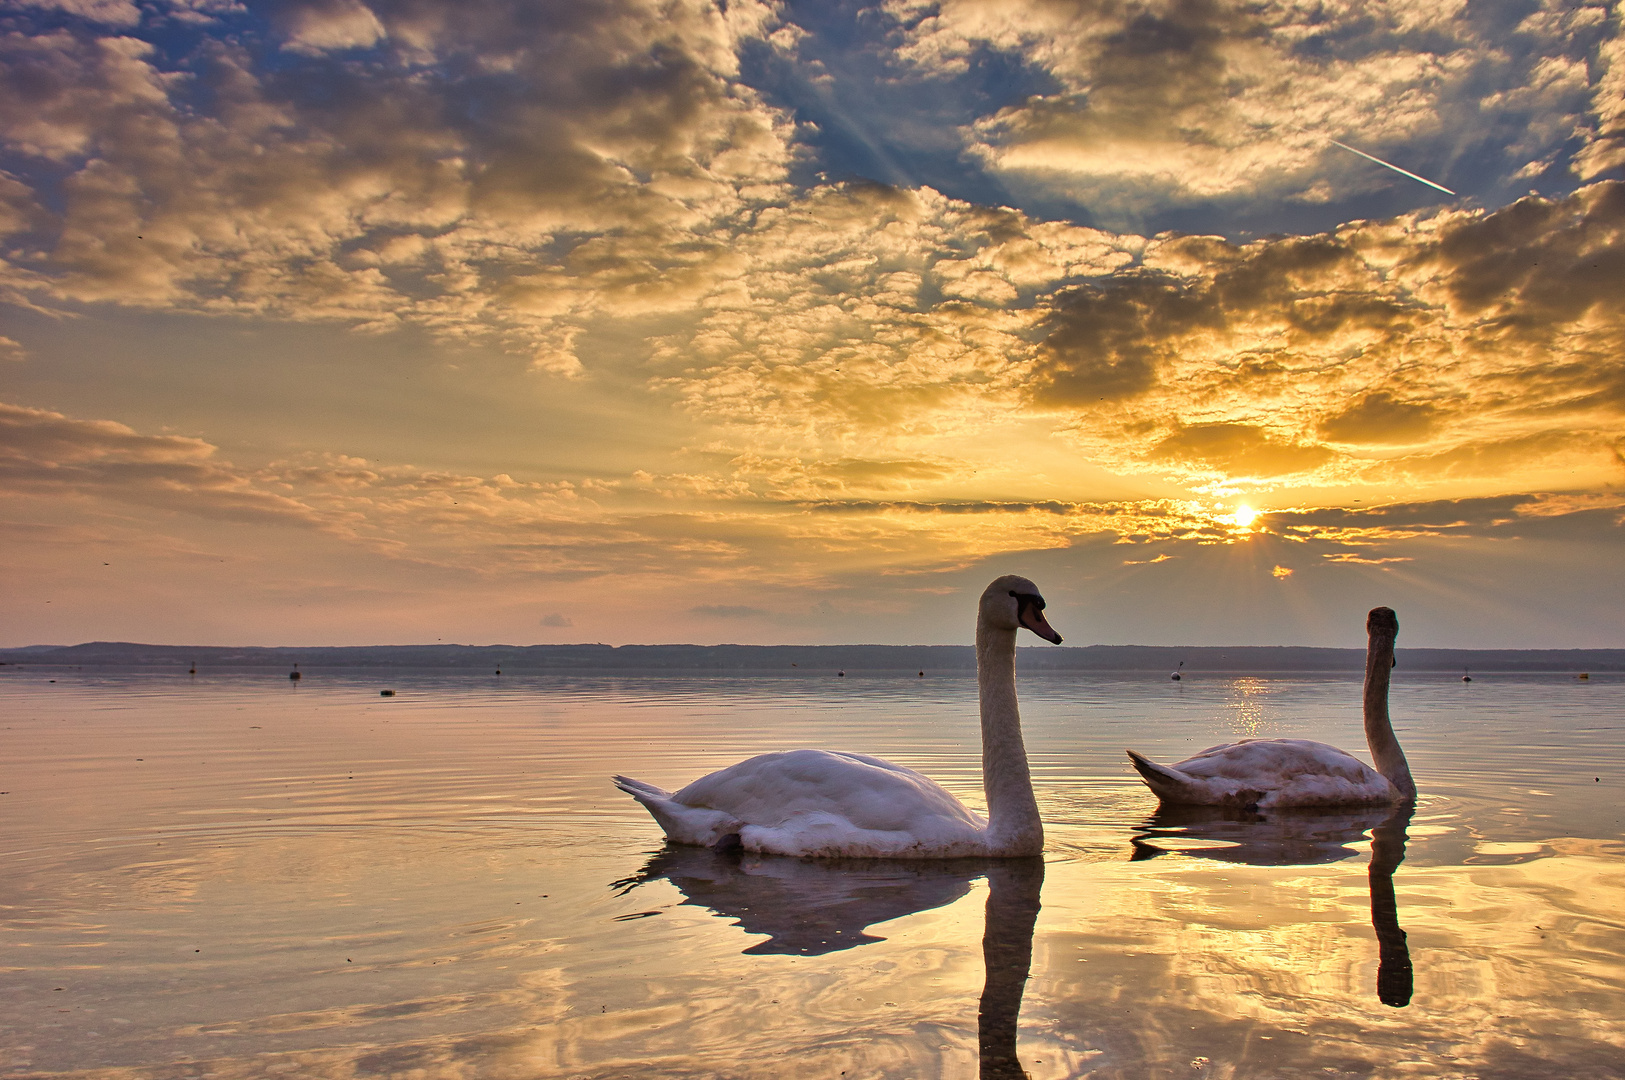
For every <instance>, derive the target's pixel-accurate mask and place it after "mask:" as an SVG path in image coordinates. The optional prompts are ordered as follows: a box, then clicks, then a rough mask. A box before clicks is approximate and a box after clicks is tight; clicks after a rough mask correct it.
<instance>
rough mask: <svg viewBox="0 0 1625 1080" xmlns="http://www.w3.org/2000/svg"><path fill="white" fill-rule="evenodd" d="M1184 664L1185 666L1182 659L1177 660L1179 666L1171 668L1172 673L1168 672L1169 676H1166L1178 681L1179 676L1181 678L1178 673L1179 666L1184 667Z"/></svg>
mask: <svg viewBox="0 0 1625 1080" xmlns="http://www.w3.org/2000/svg"><path fill="white" fill-rule="evenodd" d="M1184 666H1185V661H1183V660H1181V661H1180V662H1179V667H1178V668H1175V669H1174V670H1173V672H1172V673H1171V674H1169V676H1168V677H1169V678H1170V679H1172V680H1174V682H1179V681H1180V679H1181V678H1182V676H1181V675H1180V674H1179V668H1182V667H1184Z"/></svg>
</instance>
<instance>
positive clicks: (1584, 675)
mask: <svg viewBox="0 0 1625 1080" xmlns="http://www.w3.org/2000/svg"><path fill="white" fill-rule="evenodd" d="M1575 678H1576V679H1589V678H1591V672H1589V671H1582V672H1580V674H1578V675H1576V676H1575Z"/></svg>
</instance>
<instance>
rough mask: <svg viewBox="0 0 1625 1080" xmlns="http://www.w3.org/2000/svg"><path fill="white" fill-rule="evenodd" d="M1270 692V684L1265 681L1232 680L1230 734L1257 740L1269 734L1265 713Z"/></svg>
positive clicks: (1229, 706)
mask: <svg viewBox="0 0 1625 1080" xmlns="http://www.w3.org/2000/svg"><path fill="white" fill-rule="evenodd" d="M1269 691H1270V687H1269V684H1268V683H1267V682H1266V681H1264V680H1263V679H1251V678H1240V679H1233V680H1231V682H1230V700H1229V702H1228V703H1227V705H1228V708H1229V712H1228V719H1229V722H1230V734H1232V735H1234V736H1235V737H1236V738H1239V739H1257V738H1262V737H1264V736H1265V735H1266V734H1268V733H1269V727H1268V725H1267V724H1266V722H1265V713H1264V702H1265V699H1266V698H1267V697H1268V695H1269Z"/></svg>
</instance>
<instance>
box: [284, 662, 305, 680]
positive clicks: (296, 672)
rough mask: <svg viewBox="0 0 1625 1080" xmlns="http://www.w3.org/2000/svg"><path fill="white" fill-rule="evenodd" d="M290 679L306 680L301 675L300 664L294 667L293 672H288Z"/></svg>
mask: <svg viewBox="0 0 1625 1080" xmlns="http://www.w3.org/2000/svg"><path fill="white" fill-rule="evenodd" d="M288 678H290V679H294V680H296V681H297V680H299V679H302V678H304V676H303V675H301V674H299V665H298V664H295V665H294V666H293V670H292V671H290V672H288Z"/></svg>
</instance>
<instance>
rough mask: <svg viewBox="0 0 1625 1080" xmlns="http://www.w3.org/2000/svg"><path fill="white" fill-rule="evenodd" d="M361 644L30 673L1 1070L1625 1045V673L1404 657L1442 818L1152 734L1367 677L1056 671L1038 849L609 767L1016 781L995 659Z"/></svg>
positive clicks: (1038, 752) (1218, 731)
mask: <svg viewBox="0 0 1625 1080" xmlns="http://www.w3.org/2000/svg"><path fill="white" fill-rule="evenodd" d="M318 680H319V676H317V677H314V678H312V680H311V681H310V682H307V683H306V684H305V685H304V686H302V687H301V688H300V689H299V690H298V692H297V694H289V693H286V692H285V688H282V689H279V691H278V692H276V693H274V694H273V693H271V692H269V691H264V690H261V689H256V688H254V687H252V686H248V685H244V684H242V683H233V682H229V681H227V682H223V683H220V684H217V685H215V686H213V687H212V688H207V687H206V688H204V689H205V692H204V693H201V694H200V693H196V692H194V691H186V692H181V691H173V690H166V691H164V692H161V693H160V692H157V691H155V690H153V689H152V688H150V687H145V684H138V685H136V686H134V687H133V688H132V687H130V686H119V685H115V686H109V687H105V688H98V687H97V686H94V685H86V686H80V687H77V688H74V687H66V688H60V689H59V688H57V687H53V688H52V689H51V690H50V691H49V693H46V692H43V691H41V692H37V693H36V692H35V691H33V690H29V689H28V688H26V687H20V686H18V685H17V684H10V685H6V686H3V687H0V690H4V691H5V692H6V693H7V694H8V695H9V696H8V698H7V705H8V708H7V717H8V719H7V720H6V722H5V725H4V730H3V731H0V737H3V739H4V740H5V741H4V743H3V744H0V751H3V752H0V790H5V791H8V792H10V794H8V795H6V796H4V797H3V798H4V799H6V800H13V801H9V802H0V811H3V813H4V816H0V858H4V860H5V865H6V873H5V874H0V1080H3V1078H7V1077H44V1076H52V1077H62V1076H79V1077H100V1078H105V1080H135V1078H153V1080H156V1078H170V1077H176V1078H178V1077H194V1076H195V1077H204V1076H213V1077H220V1078H228V1080H235V1078H249V1077H266V1076H290V1077H299V1076H308V1077H324V1078H326V1077H339V1078H348V1077H377V1076H402V1077H414V1078H422V1080H439V1078H453V1077H456V1078H461V1077H469V1078H473V1077H479V1078H488V1077H489V1078H499V1080H502V1078H508V1077H513V1078H520V1077H524V1078H527V1080H528V1078H537V1077H559V1078H565V1077H577V1076H579V1077H590V1078H593V1080H607V1078H610V1077H624V1076H658V1077H693V1078H701V1077H769V1076H771V1077H775V1078H781V1077H786V1076H819V1077H824V1076H828V1077H839V1076H841V1075H842V1074H843V1073H844V1074H845V1075H846V1076H848V1077H853V1078H857V1077H885V1078H899V1080H901V1078H906V1077H922V1078H924V1077H952V1078H971V1077H981V1078H983V1080H992V1078H995V1077H997V1078H999V1080H1005V1078H1015V1077H1018V1076H1021V1075H1022V1074H1023V1073H1025V1074H1026V1075H1029V1076H1031V1077H1034V1078H1040V1080H1050V1078H1060V1077H1081V1076H1089V1077H1099V1078H1116V1077H1122V1078H1129V1077H1175V1076H1179V1077H1186V1076H1191V1077H1214V1076H1223V1077H1255V1076H1258V1077H1264V1076H1268V1077H1311V1076H1312V1077H1317V1078H1323V1077H1336V1076H1358V1077H1373V1076H1381V1077H1387V1076H1407V1075H1416V1076H1428V1077H1452V1078H1460V1080H1466V1078H1468V1077H1477V1078H1479V1080H1490V1078H1492V1077H1494V1078H1514V1077H1544V1076H1552V1077H1579V1078H1586V1080H1590V1078H1601V1077H1616V1078H1617V1077H1619V1076H1621V1075H1622V1072H1621V1067H1620V1064H1619V1063H1620V1062H1621V1061H1625V1045H1622V1044H1625V924H1622V921H1621V915H1620V913H1621V912H1622V911H1625V858H1622V856H1625V844H1622V843H1621V836H1622V835H1625V830H1622V827H1621V824H1620V822H1619V813H1620V812H1619V809H1618V807H1619V805H1620V802H1621V798H1620V797H1621V794H1622V792H1621V791H1620V790H1619V788H1620V781H1619V780H1618V779H1617V778H1618V777H1620V776H1622V775H1625V738H1622V737H1621V736H1620V735H1619V734H1617V732H1618V731H1619V730H1622V729H1625V709H1622V708H1621V704H1622V703H1625V694H1619V693H1618V692H1617V691H1616V693H1615V696H1614V697H1611V698H1604V697H1602V696H1601V695H1600V694H1598V693H1593V692H1592V691H1599V690H1601V691H1603V692H1607V691H1608V690H1609V687H1608V686H1607V685H1606V684H1602V685H1599V686H1593V687H1591V688H1589V690H1588V694H1589V697H1588V698H1587V700H1586V702H1585V704H1584V712H1583V713H1577V714H1574V715H1571V716H1564V715H1562V713H1561V702H1559V703H1558V705H1556V706H1554V705H1553V700H1552V698H1551V697H1550V694H1549V692H1548V691H1546V690H1544V689H1541V688H1538V687H1537V688H1536V690H1535V691H1531V692H1530V694H1529V695H1528V698H1527V705H1526V706H1523V707H1522V709H1523V711H1522V712H1518V713H1516V715H1511V714H1509V715H1506V716H1499V717H1497V716H1495V715H1493V714H1489V713H1487V712H1486V711H1485V710H1484V709H1482V708H1481V707H1480V706H1479V705H1477V704H1473V706H1472V708H1469V709H1463V710H1461V711H1457V712H1452V711H1451V709H1454V708H1456V706H1454V705H1451V704H1450V701H1453V700H1454V699H1441V700H1442V701H1443V703H1442V704H1434V705H1427V701H1428V700H1431V699H1430V698H1428V695H1436V694H1444V693H1446V692H1448V693H1452V694H1453V693H1459V692H1460V691H1459V690H1457V689H1455V688H1446V689H1444V690H1439V689H1436V688H1430V687H1423V688H1421V691H1419V695H1420V696H1418V697H1416V698H1414V699H1406V698H1405V697H1404V693H1405V691H1403V690H1401V691H1400V693H1399V694H1398V695H1397V698H1398V700H1397V701H1396V715H1401V716H1404V717H1406V718H1407V722H1408V723H1409V724H1410V727H1409V729H1408V730H1407V732H1406V737H1407V750H1408V752H1410V756H1411V760H1412V764H1413V767H1414V768H1415V769H1416V771H1417V773H1418V775H1419V776H1423V777H1425V778H1427V780H1426V784H1425V786H1427V793H1426V794H1425V796H1424V799H1423V801H1422V803H1421V805H1420V806H1419V807H1418V808H1417V810H1416V813H1415V815H1414V816H1410V817H1407V816H1405V815H1397V816H1395V815H1390V814H1388V813H1386V812H1384V811H1372V812H1369V813H1357V814H1346V815H1318V816H1298V817H1293V816H1290V815H1280V814H1275V815H1261V814H1253V815H1232V816H1225V815H1223V814H1212V813H1208V812H1200V813H1192V812H1185V813H1170V812H1166V811H1157V810H1156V809H1155V807H1154V804H1153V803H1152V802H1151V800H1150V799H1149V797H1148V796H1146V795H1145V794H1144V791H1143V789H1142V788H1141V787H1140V786H1139V785H1138V783H1137V782H1136V781H1134V779H1133V778H1132V776H1130V775H1128V772H1127V769H1126V767H1125V766H1124V764H1123V762H1122V760H1121V758H1120V754H1121V750H1120V745H1121V744H1122V742H1123V740H1122V739H1121V738H1120V735H1121V733H1122V731H1123V730H1133V731H1135V732H1144V733H1145V734H1146V735H1147V736H1148V737H1149V738H1151V739H1153V740H1157V739H1160V740H1161V741H1162V745H1164V746H1174V745H1177V744H1179V743H1181V742H1186V741H1189V742H1193V743H1200V744H1201V745H1206V744H1207V742H1211V741H1217V740H1216V739H1215V738H1214V737H1213V736H1215V735H1218V736H1219V737H1221V738H1222V737H1224V734H1225V732H1224V730H1223V729H1225V728H1227V727H1230V726H1231V725H1233V724H1234V723H1236V722H1237V721H1236V719H1235V718H1236V717H1237V716H1242V715H1244V713H1243V712H1242V711H1241V710H1239V709H1237V708H1235V707H1234V705H1235V703H1237V702H1242V703H1248V702H1250V703H1252V707H1255V708H1256V710H1257V711H1256V713H1255V719H1254V720H1250V721H1247V722H1248V723H1256V724H1258V725H1259V730H1268V731H1269V733H1270V734H1294V735H1303V736H1305V737H1320V738H1328V740H1329V741H1337V742H1340V743H1342V744H1344V745H1350V744H1351V740H1350V739H1349V738H1348V737H1347V736H1348V735H1349V733H1350V731H1351V730H1357V729H1353V728H1352V727H1351V725H1345V726H1344V727H1343V728H1334V729H1326V728H1313V727H1307V726H1299V727H1293V726H1292V725H1291V724H1290V723H1289V722H1288V716H1287V712H1288V711H1287V710H1285V709H1283V708H1282V707H1281V706H1280V704H1279V703H1280V702H1281V701H1283V700H1290V701H1291V703H1292V706H1291V708H1292V709H1293V710H1300V711H1302V712H1303V713H1304V714H1305V715H1316V714H1317V711H1318V714H1319V715H1338V716H1340V715H1342V713H1339V712H1338V709H1337V708H1334V705H1336V703H1338V702H1341V700H1342V698H1341V694H1342V693H1343V691H1344V690H1346V689H1347V688H1348V687H1349V686H1353V685H1357V684H1346V683H1334V684H1329V685H1328V686H1326V687H1324V688H1320V687H1317V686H1303V685H1295V686H1293V685H1285V684H1277V683H1272V682H1271V681H1269V680H1253V681H1252V684H1251V685H1248V686H1236V685H1225V686H1216V687H1213V688H1211V689H1204V688H1203V687H1202V686H1201V684H1200V683H1194V684H1187V685H1186V686H1184V687H1181V688H1175V689H1174V690H1173V691H1170V690H1169V689H1168V688H1167V687H1165V686H1156V687H1150V686H1147V687H1146V688H1145V689H1143V690H1141V689H1139V688H1137V687H1136V686H1135V685H1132V684H1124V685H1116V684H1114V685H1111V686H1110V687H1107V688H1105V689H1104V690H1103V689H1102V687H1101V686H1099V685H1096V684H1086V685H1079V686H1076V687H1067V686H1060V687H1051V688H1050V689H1049V690H1048V691H1047V692H1046V689H1045V686H1043V685H1039V686H1037V687H1035V688H1034V692H1032V693H1030V694H1029V696H1028V698H1027V699H1026V701H1025V702H1024V708H1025V711H1026V716H1027V720H1028V727H1029V731H1030V738H1029V745H1030V746H1031V747H1032V751H1033V754H1034V761H1035V774H1036V775H1037V776H1038V778H1039V784H1040V788H1041V790H1040V800H1041V803H1042V805H1043V806H1044V807H1045V813H1046V817H1047V819H1048V820H1049V821H1050V822H1051V825H1050V844H1049V849H1050V853H1051V854H1050V861H1049V864H1048V865H1047V866H1033V867H1024V866H1023V865H1021V864H1019V863H987V862H981V863H944V864H932V865H929V866H915V865H904V864H895V863H872V862H871V863H860V864H846V863H815V862H806V861H800V860H786V859H773V858H763V857H753V856H747V857H743V858H736V859H732V860H730V859H727V858H723V857H720V856H717V855H713V854H712V853H710V852H706V851H694V850H689V849H677V848H667V847H662V846H660V844H659V842H658V841H659V837H658V834H656V833H655V832H654V830H653V829H652V827H651V825H650V823H649V822H648V820H647V818H646V816H644V815H643V814H642V812H641V811H639V810H638V809H637V808H636V807H635V806H633V805H631V804H629V803H628V802H626V801H625V800H623V799H622V798H621V797H620V796H618V794H617V793H615V792H614V791H613V790H612V789H611V788H610V787H609V786H608V784H607V781H606V780H605V779H604V778H605V777H607V775H608V774H609V773H610V772H612V771H622V770H633V769H637V770H642V771H641V772H640V775H642V774H644V773H647V774H648V775H650V776H652V777H654V778H656V780H657V781H661V782H671V781H676V780H680V779H682V778H683V777H685V776H690V777H691V776H693V775H696V774H698V773H699V772H701V771H703V770H704V769H705V768H707V767H714V765H715V763H716V761H717V760H718V759H721V760H724V761H726V760H732V759H733V758H735V757H737V756H738V755H739V753H740V752H741V751H751V750H756V749H767V748H773V747H775V746H778V745H783V744H784V743H790V744H801V745H806V744H824V745H834V746H845V747H862V748H866V749H867V748H875V749H878V750H880V752H883V753H886V754H887V755H888V756H892V757H895V758H898V759H900V760H903V761H905V762H906V763H908V764H911V765H916V766H918V767H922V768H926V769H927V770H928V771H931V772H932V773H933V775H940V776H943V777H944V778H945V779H946V781H947V782H948V783H949V784H950V786H952V787H953V788H954V789H955V790H956V791H958V792H960V793H961V794H962V795H964V796H966V797H967V798H974V797H975V794H976V791H975V786H974V780H975V776H976V771H975V744H974V736H973V735H966V734H965V733H964V732H961V731H960V730H959V726H960V725H961V724H966V725H967V726H968V722H969V718H971V717H973V716H974V712H973V709H974V700H973V698H974V684H973V683H967V684H966V685H965V686H964V687H963V688H962V690H963V696H964V698H965V700H963V701H961V700H960V697H959V696H956V695H958V694H960V691H959V690H956V689H954V688H952V687H949V688H947V689H935V690H926V689H923V688H912V689H908V690H906V691H905V690H902V689H887V688H882V687H875V688H866V687H864V686H863V685H862V684H861V683H860V684H858V685H857V686H856V687H854V686H849V685H843V686H841V687H839V688H838V689H833V690H827V691H826V690H816V691H814V690H809V689H807V688H805V687H801V688H795V687H791V688H781V689H780V690H778V691H773V692H768V691H764V690H762V689H761V688H760V687H757V688H756V689H750V688H748V687H747V688H744V689H741V688H738V687H735V688H734V689H733V690H730V691H728V693H727V694H722V695H721V696H719V693H718V692H717V691H715V690H714V689H713V690H711V691H709V692H706V691H704V690H703V688H701V689H696V688H694V687H692V686H690V687H688V688H686V689H684V690H683V691H682V692H681V693H677V692H673V693H669V694H668V693H665V692H664V691H662V690H660V689H659V688H658V687H654V684H648V685H643V686H641V687H637V686H634V687H631V688H627V687H624V686H622V687H619V688H617V687H609V688H605V687H595V688H587V689H585V690H580V691H579V692H578V691H577V690H568V689H560V688H559V687H557V686H553V685H551V684H541V683H538V684H535V685H532V686H530V687H529V688H528V689H524V688H521V689H515V690H509V689H504V690H503V691H501V692H500V693H494V692H493V693H485V692H480V693H473V692H465V691H464V690H460V689H458V688H457V687H455V686H454V687H450V688H448V687H445V686H429V685H425V686H421V687H417V688H411V687H404V686H403V687H402V688H401V695H400V696H399V697H397V698H395V699H390V700H391V701H392V702H393V704H391V705H389V706H387V707H385V706H381V705H380V704H379V703H378V700H377V698H376V687H375V686H372V685H368V684H364V683H361V684H356V685H343V686H341V685H335V686H333V687H330V688H328V689H322V687H321V685H320V684H319V682H318ZM312 683H316V685H312ZM652 687H653V688H652ZM1480 689H1481V687H1480V686H1479V684H1477V683H1475V693H1476V692H1478V690H1480ZM25 691H26V692H25ZM64 691H66V692H64ZM312 691H315V692H312ZM1536 691H1538V692H1536ZM1171 693H1172V694H1177V695H1178V696H1177V697H1173V696H1167V695H1170V694H1171ZM188 694H189V695H190V696H188ZM907 695H914V696H907ZM1156 695H1164V696H1156ZM1204 695H1206V696H1204ZM1317 695H1322V697H1323V698H1324V702H1321V700H1320V698H1317ZM1514 696H1515V695H1513V693H1512V691H1511V690H1508V691H1505V692H1504V693H1503V694H1502V696H1501V698H1500V699H1499V700H1500V701H1501V702H1502V703H1503V705H1506V703H1508V702H1511V701H1512V700H1513V698H1514ZM1599 699H1600V700H1601V701H1602V705H1601V706H1600V707H1599V705H1598V701H1599ZM1473 700H1474V702H1476V701H1480V700H1482V699H1481V698H1480V699H1473ZM1136 702H1143V711H1142V712H1141V713H1139V714H1135V713H1134V712H1133V711H1132V710H1133V709H1134V708H1135V707H1136ZM1321 704H1324V705H1325V708H1324V709H1320V708H1319V706H1320V705H1321ZM1424 706H1427V707H1426V708H1424ZM1508 707H1509V706H1508ZM1177 710H1185V711H1184V712H1178V711H1177ZM899 712H902V713H904V714H908V715H914V714H918V715H919V716H920V717H921V718H922V723H921V724H920V725H919V726H918V727H917V728H909V727H907V726H904V727H903V728H902V729H900V728H899V724H898V722H897V716H898V714H899ZM1080 715H1081V716H1087V717H1090V718H1092V722H1091V723H1089V724H1081V723H1080V722H1079V716H1080ZM1204 717H1205V719H1203V718H1204ZM1419 717H1420V718H1421V720H1425V721H1426V723H1423V722H1421V720H1419V719H1418V718H1419ZM1531 717H1536V718H1538V721H1539V723H1540V724H1542V725H1546V726H1544V727H1541V728H1539V730H1538V734H1539V738H1538V739H1537V738H1535V737H1534V736H1531V735H1528V734H1522V735H1520V732H1525V733H1527V732H1529V731H1532V730H1535V729H1534V728H1531V727H1529V726H1528V725H1530V724H1533V723H1535V722H1536V721H1535V720H1532V719H1529V718H1531ZM1553 717H1556V719H1555V720H1554V719H1553ZM933 718H934V721H933ZM1580 720H1583V721H1584V723H1581V722H1579V721H1580ZM1196 723H1202V724H1206V725H1207V726H1206V727H1204V728H1202V729H1201V730H1191V726H1192V725H1193V724H1196ZM1520 725H1523V726H1520ZM911 732H912V734H911ZM1554 732H1555V734H1554ZM1585 732H1592V734H1585ZM1610 732H1614V733H1613V734H1610ZM888 739H889V740H893V742H892V743H890V744H887V743H886V741H885V740H888ZM1541 739H1548V740H1567V742H1565V743H1563V745H1564V746H1566V747H1567V750H1566V751H1565V752H1564V753H1561V754H1559V753H1553V752H1550V751H1548V750H1545V749H1542V746H1543V745H1544V744H1542V743H1541V742H1540V740H1541ZM1575 740H1579V741H1575ZM1353 744H1354V745H1358V744H1357V743H1353ZM1554 745H1555V743H1554ZM137 759H141V760H139V761H138V760H137ZM1575 760H1583V761H1585V762H1586V770H1585V771H1586V773H1587V775H1586V776H1584V777H1579V776H1571V775H1568V773H1570V772H1573V771H1574V769H1573V768H1572V767H1571V766H1570V765H1567V764H1564V763H1572V762H1573V761H1575ZM148 766H156V767H155V768H148ZM1514 775H1515V776H1516V778H1517V779H1516V782H1515V783H1509V782H1508V778H1509V777H1511V776H1514ZM1604 776H1606V777H1608V778H1609V782H1608V783H1604V782H1603V779H1602V777H1604ZM1593 777H1595V778H1596V779H1593ZM1582 781H1583V783H1582ZM1407 962H1408V964H1409V967H1407ZM59 987H60V988H61V989H58V988H59Z"/></svg>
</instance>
